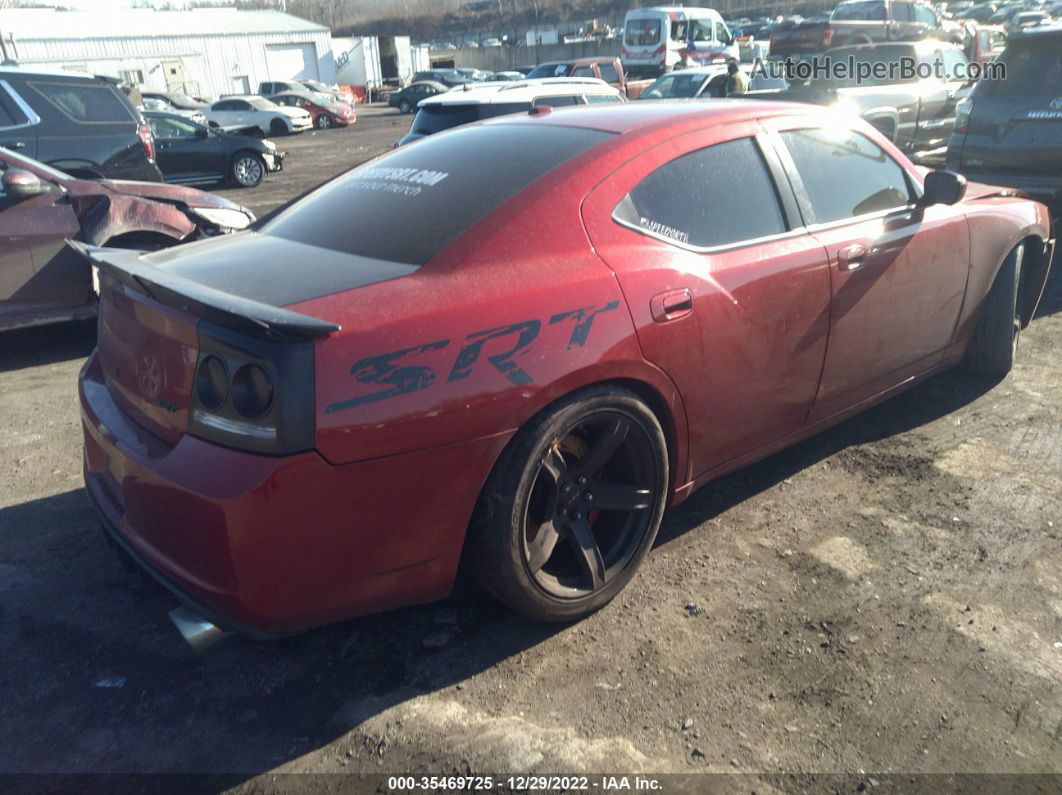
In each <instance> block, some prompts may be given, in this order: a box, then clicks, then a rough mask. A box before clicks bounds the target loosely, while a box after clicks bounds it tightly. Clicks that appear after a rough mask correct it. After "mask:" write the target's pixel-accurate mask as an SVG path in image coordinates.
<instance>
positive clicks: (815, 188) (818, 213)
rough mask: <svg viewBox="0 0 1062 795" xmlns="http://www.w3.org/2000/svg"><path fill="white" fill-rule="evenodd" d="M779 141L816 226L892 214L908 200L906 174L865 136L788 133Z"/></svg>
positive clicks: (848, 132) (849, 132)
mask: <svg viewBox="0 0 1062 795" xmlns="http://www.w3.org/2000/svg"><path fill="white" fill-rule="evenodd" d="M781 136H782V140H783V141H784V142H785V145H786V147H787V148H788V149H789V153H790V155H792V157H793V162H794V163H795V165H796V170H797V173H798V174H799V175H800V179H801V181H802V182H803V183H804V188H805V189H806V190H807V193H808V199H809V200H810V201H811V208H812V210H813V212H814V214H815V222H816V223H820V224H828V223H831V222H833V221H841V220H844V219H846V218H853V217H856V216H860V215H866V214H868V213H876V212H882V211H885V210H893V209H897V208H900V207H905V206H906V205H907V204H908V203H909V202H910V201H911V189H910V185H909V183H908V180H907V173H906V172H905V171H904V170H903V168H902V167H901V166H900V164H899V163H897V162H896V161H895V160H893V159H892V158H891V157H889V156H888V154H886V153H885V150H883V149H882V148H881V147H880V146H878V145H877V144H875V143H874V142H873V141H871V140H870V139H869V138H867V137H866V136H864V135H862V134H860V133H857V132H855V131H853V130H846V129H844V128H828V129H827V128H812V129H805V130H787V131H785V132H783V133H782V134H781Z"/></svg>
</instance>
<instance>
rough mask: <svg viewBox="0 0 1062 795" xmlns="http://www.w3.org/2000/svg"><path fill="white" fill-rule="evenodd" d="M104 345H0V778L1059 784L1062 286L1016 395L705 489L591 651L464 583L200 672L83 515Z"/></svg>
mask: <svg viewBox="0 0 1062 795" xmlns="http://www.w3.org/2000/svg"><path fill="white" fill-rule="evenodd" d="M407 123H408V117H400V116H398V115H397V114H393V113H384V112H372V111H370V112H363V113H362V118H361V120H360V121H359V122H358V125H357V127H356V128H354V129H351V130H330V131H325V132H320V133H315V134H306V135H303V136H300V137H298V138H294V139H285V140H284V141H283V142H282V148H285V149H287V150H288V151H289V153H290V155H289V159H288V162H287V168H286V170H285V171H284V173H283V174H280V175H274V176H272V177H270V178H269V179H268V181H267V182H266V183H265V184H264V185H263V186H262V187H260V188H258V189H256V190H253V191H234V190H226V191H222V192H223V193H225V194H226V195H230V196H233V197H235V198H236V199H237V200H239V201H241V202H243V203H245V204H247V205H248V206H250V207H251V208H252V209H254V210H255V211H256V212H257V213H259V214H262V213H264V212H266V211H268V210H269V209H271V208H272V207H274V206H276V205H277V204H279V203H280V202H282V201H284V200H286V198H288V197H291V196H292V195H295V194H297V193H300V192H302V191H303V190H305V189H307V188H309V187H311V186H312V184H314V183H315V182H317V181H319V180H321V179H324V178H326V177H328V176H330V175H331V174H334V173H336V172H338V171H340V170H342V169H343V168H345V167H347V166H349V165H351V164H354V163H356V162H360V161H361V160H363V159H365V158H367V157H369V156H371V155H373V154H376V153H378V152H380V151H382V150H383V149H385V148H386V147H387V146H389V145H390V143H391V141H393V140H394V139H395V138H397V137H398V136H399V135H400V134H402V132H404V130H405V128H406V126H407ZM396 223H400V219H396ZM93 335H94V329H93V326H92V324H79V325H65V326H58V327H53V328H47V329H40V330H33V331H29V332H17V333H11V334H6V335H2V336H0V418H2V419H0V693H2V698H0V772H5V773H16V772H22V773H30V772H33V773H82V772H88V773H164V772H166V773H168V772H187V773H193V772H194V773H216V774H234V777H233V778H232V779H227V780H226V785H231V786H236V787H238V788H240V789H243V790H247V791H260V790H261V789H268V788H269V787H270V786H271V784H270V782H273V785H275V783H276V782H277V781H278V779H277V778H276V776H277V775H278V774H283V773H344V774H350V773H374V774H375V773H388V774H407V773H426V774H435V775H442V774H450V773H461V772H468V771H475V772H487V773H494V774H501V773H505V774H508V773H527V772H552V773H576V772H592V773H633V772H636V771H647V772H653V773H666V772H671V773H728V774H735V773H737V774H744V775H740V776H730V777H725V778H724V777H717V778H712V779H706V778H693V779H690V778H687V779H676V780H674V781H673V782H672V783H675V784H676V786H678V784H679V783H682V782H685V787H686V788H687V789H700V788H701V787H702V785H703V786H704V787H707V786H708V784H709V783H711V784H712V785H713V786H714V787H715V788H730V789H733V790H735V791H759V792H763V791H771V790H772V789H790V790H791V789H807V790H815V791H818V790H819V789H822V788H827V789H830V788H832V789H834V790H835V791H844V792H852V791H856V790H860V791H862V790H863V789H864V788H865V789H867V790H875V789H879V790H880V791H895V789H896V788H897V787H898V788H903V786H904V782H907V783H908V784H909V783H910V782H911V781H913V780H912V779H909V778H893V777H891V776H890V774H900V773H903V774H910V773H997V774H998V773H1054V774H1059V773H1062V511H1060V508H1062V477H1060V476H1062V406H1060V400H1059V398H1060V397H1062V362H1060V361H1059V350H1062V274H1060V273H1059V272H1058V271H1057V270H1056V272H1055V273H1054V274H1053V276H1052V279H1051V283H1050V285H1049V288H1048V294H1047V296H1046V297H1045V299H1044V302H1043V304H1042V306H1041V309H1040V312H1039V315H1038V317H1037V318H1036V320H1035V321H1034V322H1033V324H1032V326H1031V327H1030V328H1029V329H1028V330H1027V332H1025V333H1024V334H1023V337H1022V342H1021V349H1020V364H1019V365H1018V367H1017V368H1016V369H1015V371H1014V372H1013V373H1012V374H1011V376H1010V377H1009V378H1007V379H1006V380H1004V381H1002V382H1001V383H990V382H986V381H983V380H979V379H975V378H972V377H969V376H966V375H963V374H961V373H958V372H956V373H947V374H944V375H941V376H938V377H936V378H934V379H933V380H931V381H930V382H928V383H926V384H924V385H922V386H920V387H918V388H916V389H914V390H912V391H910V392H907V393H906V394H904V395H902V396H900V397H897V398H895V399H893V400H891V401H889V402H887V403H885V404H883V405H881V406H879V407H877V408H875V409H872V410H871V411H869V412H867V413H865V414H863V415H861V416H859V417H856V418H854V419H852V420H849V421H848V422H845V423H844V424H842V425H840V426H838V427H835V428H833V429H832V430H829V431H827V432H825V433H823V434H821V435H819V436H817V437H815V438H813V439H811V440H809V441H807V442H805V443H803V444H801V445H799V446H797V447H794V448H792V449H790V450H788V451H785V452H783V453H780V454H778V455H775V456H773V457H771V458H769V459H767V460H765V461H763V462H761V463H759V464H756V465H754V466H752V467H750V468H748V469H746V470H744V471H741V472H739V473H737V474H734V475H732V476H729V477H726V478H724V479H722V480H720V481H718V482H716V483H714V484H711V485H709V486H708V487H706V488H704V489H702V490H701V491H700V492H698V493H697V494H695V495H694V497H693V498H692V499H690V500H689V501H688V502H687V503H686V504H684V505H682V506H681V507H680V508H678V509H676V510H675V511H674V512H672V513H671V514H670V515H668V516H667V517H666V518H665V521H664V526H663V529H662V530H661V533H660V538H659V541H658V542H657V545H656V548H655V550H654V551H653V552H652V554H651V555H650V556H649V558H648V559H647V560H646V562H645V565H644V566H643V569H642V571H641V573H640V574H639V576H638V577H637V578H636V579H635V580H634V582H633V583H632V584H631V586H630V587H629V588H628V589H627V590H626V592H624V593H623V594H621V596H620V597H619V598H618V599H617V600H616V601H615V602H613V603H612V604H611V605H610V606H608V607H607V608H605V609H604V610H602V611H600V612H599V613H597V614H596V615H594V616H593V617H591V618H589V619H587V620H585V621H583V622H581V623H578V624H575V625H572V626H563V627H556V626H553V627H544V626H538V625H535V624H532V623H530V622H528V621H526V620H524V619H522V618H520V617H518V616H516V615H514V614H513V613H511V612H510V611H508V610H507V609H505V608H503V607H501V606H499V605H498V604H496V603H494V602H493V601H491V600H490V599H489V598H487V597H486V596H484V595H482V594H481V593H479V592H478V591H477V590H476V589H475V588H474V587H473V586H471V585H469V584H466V583H461V584H459V586H458V588H457V589H456V591H455V593H454V594H453V595H452V596H451V597H450V598H449V599H448V600H446V601H444V602H442V603H440V604H434V605H428V606H425V607H417V608H411V609H406V610H401V611H397V612H393V613H388V614H386V615H380V616H374V617H369V618H365V619H359V620H355V621H350V622H347V623H344V624H341V625H337V626H332V627H327V628H324V629H320V630H316V631H312V632H309V633H306V634H304V635H301V636H299V637H295V638H292V639H289V640H285V641H279V642H272V643H255V642H250V641H243V640H240V639H232V640H229V641H227V642H226V643H224V644H222V645H221V646H219V647H218V648H216V649H214V650H213V651H211V652H210V653H208V654H206V655H204V656H196V655H194V654H193V653H192V652H191V651H190V650H189V649H188V648H186V647H185V645H184V643H183V641H182V640H181V639H180V638H179V636H178V635H177V633H176V632H175V631H174V629H173V626H172V625H171V623H170V621H169V619H168V618H167V612H168V611H169V610H170V609H172V608H173V607H174V606H175V601H174V600H173V598H172V597H170V596H169V595H168V594H167V593H165V592H164V591H162V590H161V589H160V588H158V587H157V586H155V585H153V584H151V583H149V582H147V581H146V580H144V579H143V578H140V577H139V576H137V575H131V574H126V573H124V572H123V570H122V568H121V567H120V566H119V564H118V561H117V559H116V557H115V555H114V553H113V552H112V551H111V550H110V549H109V548H108V547H107V546H106V545H105V543H104V541H103V538H102V535H101V532H100V530H99V528H98V527H97V525H96V522H95V519H94V516H93V514H92V512H91V510H90V509H89V507H88V505H87V503H86V501H85V497H84V494H83V491H82V486H81V469H80V463H81V435H80V429H79V421H78V412H77V398H76V387H75V384H76V376H77V371H78V368H79V366H80V364H81V362H82V360H83V359H84V358H85V356H86V355H87V354H88V353H89V352H90V350H91V348H92V346H93ZM425 641H428V643H427V644H426V643H425ZM433 645H441V646H442V648H429V646H433ZM780 774H789V775H790V777H789V778H783V779H779V778H778V776H779V775H780ZM809 774H842V777H841V778H840V779H837V780H836V781H835V780H833V779H829V781H831V782H834V783H831V784H830V785H829V786H826V785H825V784H824V783H823V781H822V780H816V779H812V778H807V776H808V775H809ZM280 780H285V781H288V782H289V783H290V782H295V784H294V785H292V786H296V787H297V786H298V782H299V781H300V779H280ZM309 780H310V779H303V781H309ZM348 780H352V781H357V780H358V779H348ZM315 781H318V783H319V781H320V780H315ZM327 781H329V782H330V783H331V784H332V785H336V783H337V782H342V781H344V779H338V778H329V779H327ZM947 781H950V780H947ZM981 781H982V783H983V782H985V781H988V782H995V783H994V784H990V786H993V787H996V788H1003V789H1007V790H1011V789H1014V788H1022V787H1024V788H1027V789H1029V788H1031V789H1036V790H1038V791H1051V790H1054V791H1058V790H1057V789H1056V787H1059V786H1062V783H1060V780H1059V779H1042V778H1020V779H1007V780H1004V779H984V780H981ZM1003 781H1006V782H1007V783H1006V784H1003V783H1001V782H1003ZM690 782H693V784H691V783H690ZM816 782H817V783H816ZM938 783H939V786H940V787H941V788H943V787H944V784H945V781H941V782H938ZM2 786H3V785H2V783H0V788H2ZM935 788H936V784H934V785H933V786H932V787H931V789H935Z"/></svg>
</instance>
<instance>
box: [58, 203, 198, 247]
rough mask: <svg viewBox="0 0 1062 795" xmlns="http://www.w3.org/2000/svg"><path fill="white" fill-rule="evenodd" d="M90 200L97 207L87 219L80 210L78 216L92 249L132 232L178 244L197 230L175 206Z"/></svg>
mask: <svg viewBox="0 0 1062 795" xmlns="http://www.w3.org/2000/svg"><path fill="white" fill-rule="evenodd" d="M72 200H73V201H78V200H77V199H72ZM88 200H90V201H95V202H96V204H95V206H93V207H92V209H91V210H90V211H89V212H88V213H86V214H85V215H82V213H81V211H80V210H78V215H79V217H80V219H81V232H82V237H83V239H84V240H85V242H86V243H91V244H93V245H103V244H105V243H106V242H107V241H108V240H111V239H112V238H115V237H119V236H121V235H124V234H127V233H130V232H136V233H149V234H157V235H163V236H165V237H168V238H172V239H173V241H174V242H178V241H181V240H184V239H185V238H186V237H188V236H189V235H191V234H192V233H193V232H195V230H196V224H195V223H194V222H193V221H192V220H191V219H190V218H188V216H187V215H186V214H185V213H184V212H183V211H182V210H181V209H180V208H178V207H176V206H174V205H172V204H166V203H164V202H158V201H152V200H150V199H140V198H138V197H136V196H123V195H121V194H117V193H108V194H104V195H100V196H93V197H91V198H89V199H88Z"/></svg>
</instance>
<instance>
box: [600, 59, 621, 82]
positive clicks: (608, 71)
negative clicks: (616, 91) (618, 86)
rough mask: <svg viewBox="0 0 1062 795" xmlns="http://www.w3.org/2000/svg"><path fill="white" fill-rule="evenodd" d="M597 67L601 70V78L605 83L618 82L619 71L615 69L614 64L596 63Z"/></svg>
mask: <svg viewBox="0 0 1062 795" xmlns="http://www.w3.org/2000/svg"><path fill="white" fill-rule="evenodd" d="M598 68H599V69H600V70H601V79H602V80H604V81H605V82H606V83H618V82H619V81H620V79H619V72H617V71H616V64H614V63H603V64H598Z"/></svg>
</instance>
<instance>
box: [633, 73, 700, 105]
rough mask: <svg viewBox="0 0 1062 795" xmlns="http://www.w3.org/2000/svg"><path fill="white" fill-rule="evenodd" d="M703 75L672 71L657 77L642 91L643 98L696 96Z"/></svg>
mask: <svg viewBox="0 0 1062 795" xmlns="http://www.w3.org/2000/svg"><path fill="white" fill-rule="evenodd" d="M703 83H704V75H703V74H696V73H689V72H672V73H671V74H667V75H664V76H663V77H660V78H658V79H657V81H656V82H655V83H653V84H652V85H651V86H649V88H647V89H646V90H645V91H644V92H643V93H642V97H643V98H645V99H682V98H688V97H695V96H697V92H698V91H699V90H700V88H701V85H702V84H703Z"/></svg>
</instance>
